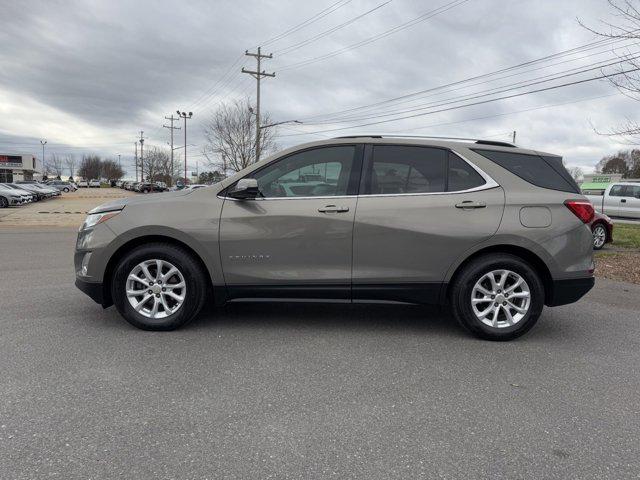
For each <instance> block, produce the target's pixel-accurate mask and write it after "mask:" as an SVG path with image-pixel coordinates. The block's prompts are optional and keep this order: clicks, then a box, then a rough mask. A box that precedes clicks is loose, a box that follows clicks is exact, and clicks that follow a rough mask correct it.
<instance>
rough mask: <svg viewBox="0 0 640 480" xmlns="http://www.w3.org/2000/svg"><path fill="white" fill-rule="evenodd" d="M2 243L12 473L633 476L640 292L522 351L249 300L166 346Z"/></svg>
mask: <svg viewBox="0 0 640 480" xmlns="http://www.w3.org/2000/svg"><path fill="white" fill-rule="evenodd" d="M74 238H75V232H74V231H73V230H48V231H43V230H38V229H29V230H24V231H20V230H15V229H0V273H1V274H0V365H1V366H2V381H0V478H2V479H38V478H61V479H75V478H83V479H89V478H94V479H111V478H131V479H147V478H162V479H164V478H175V479H204V478H209V479H214V478H215V479H217V478H229V479H254V478H255V479H264V478H296V479H313V478H339V479H351V478H363V479H378V478H379V479H396V478H397V479H408V478H465V479H466V478H474V479H476V478H491V479H496V478H563V479H564V478H630V477H634V478H636V477H637V476H638V475H639V473H640V286H637V285H630V284H624V283H616V282H611V281H606V280H598V281H597V284H596V287H595V289H594V290H593V291H592V292H591V293H589V295H588V296H587V297H585V298H584V299H583V300H582V301H581V302H579V303H578V304H575V305H570V306H565V307H558V308H554V309H548V308H547V309H545V311H544V313H543V315H542V318H541V319H540V321H539V323H538V325H537V326H536V327H535V328H534V330H533V331H531V332H530V333H529V334H528V335H526V336H525V337H523V338H521V339H520V340H518V341H514V342H510V343H492V342H485V341H480V340H476V339H474V338H471V337H469V336H468V335H467V334H466V333H465V332H464V331H462V330H461V329H460V328H459V327H458V326H456V325H455V324H454V323H453V322H452V321H451V320H450V319H449V318H447V316H446V315H442V314H439V313H437V312H436V311H433V310H430V309H425V308H421V307H412V306H383V305H368V306H361V305H354V306H349V305H336V304H333V305H301V304H293V305H292V304H270V305H266V304H248V305H233V306H230V307H226V308H224V309H209V310H208V311H207V312H206V313H205V314H204V315H203V316H202V317H201V318H200V319H199V320H197V321H196V322H195V323H193V324H191V325H190V326H188V327H187V328H185V329H183V330H180V331H177V332H170V333H152V332H143V331H140V330H136V329H134V328H133V327H130V326H129V325H128V324H127V323H125V322H124V321H123V320H122V319H121V318H120V317H119V315H118V313H117V312H116V311H115V310H114V309H113V308H110V309H107V310H103V309H102V308H101V307H100V306H98V305H97V304H95V303H93V302H92V301H91V300H90V299H89V298H88V297H86V296H84V295H83V294H82V293H81V292H80V291H78V290H76V288H75V287H74V285H73V281H74V277H73V266H72V251H73V244H74Z"/></svg>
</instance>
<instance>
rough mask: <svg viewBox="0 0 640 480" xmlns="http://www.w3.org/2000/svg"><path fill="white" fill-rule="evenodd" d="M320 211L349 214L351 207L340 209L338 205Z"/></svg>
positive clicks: (328, 206)
mask: <svg viewBox="0 0 640 480" xmlns="http://www.w3.org/2000/svg"><path fill="white" fill-rule="evenodd" d="M318 211H319V212H320V213H342V212H348V211H349V207H338V206H336V205H326V206H324V207H322V208H319V209H318Z"/></svg>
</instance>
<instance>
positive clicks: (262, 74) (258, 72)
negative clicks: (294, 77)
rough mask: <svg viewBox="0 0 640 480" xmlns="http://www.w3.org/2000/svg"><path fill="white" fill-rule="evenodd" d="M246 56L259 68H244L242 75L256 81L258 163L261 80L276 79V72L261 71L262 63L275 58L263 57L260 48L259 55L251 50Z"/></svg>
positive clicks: (246, 52) (257, 152)
mask: <svg viewBox="0 0 640 480" xmlns="http://www.w3.org/2000/svg"><path fill="white" fill-rule="evenodd" d="M244 54H245V55H246V56H247V57H255V59H256V61H257V63H258V68H257V69H256V70H255V71H253V70H247V69H245V68H244V67H242V73H248V74H249V75H251V76H252V77H253V78H255V79H256V162H257V161H258V160H260V79H261V78H262V77H275V76H276V74H275V72H273V73H267V72H265V71H264V70H260V61H261V60H262V59H263V58H273V54H272V53H270V54H269V55H263V54H262V52H261V50H260V47H258V53H249V50H245V52H244Z"/></svg>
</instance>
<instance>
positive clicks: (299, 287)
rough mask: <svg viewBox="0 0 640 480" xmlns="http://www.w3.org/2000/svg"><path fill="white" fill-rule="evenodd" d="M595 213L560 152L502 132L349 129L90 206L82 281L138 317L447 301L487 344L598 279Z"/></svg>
mask: <svg viewBox="0 0 640 480" xmlns="http://www.w3.org/2000/svg"><path fill="white" fill-rule="evenodd" d="M592 217H593V207H592V206H591V204H590V203H589V202H588V201H586V200H585V198H584V197H583V196H582V195H581V194H580V190H579V188H578V186H577V185H576V183H575V182H574V181H573V179H572V178H571V176H570V175H569V174H568V173H567V171H566V170H565V169H564V167H563V165H562V159H561V158H560V157H558V156H555V155H551V154H547V153H541V152H538V151H533V150H525V149H522V148H517V147H515V146H514V145H511V144H508V143H501V142H492V141H483V140H464V139H454V140H452V139H439V138H416V137H411V138H408V137H393V136H358V137H341V138H336V139H331V140H325V141H320V142H313V143H308V144H305V145H301V146H298V147H295V148H290V149H288V150H285V151H283V152H280V153H279V154H277V155H274V156H272V157H270V158H268V159H266V160H263V161H261V162H259V163H257V164H254V165H251V166H250V167H248V168H246V169H245V170H243V171H241V172H239V173H237V174H236V175H234V176H232V177H230V178H228V179H226V180H224V181H222V182H221V183H218V184H215V185H213V186H211V187H207V188H200V189H194V190H182V191H178V192H171V193H167V194H163V195H152V196H142V197H135V198H127V199H122V200H117V201H114V202H111V203H107V204H105V205H102V206H100V207H98V208H95V209H94V210H92V211H91V212H90V214H89V215H88V217H87V219H86V221H85V223H84V225H83V226H82V228H81V229H80V231H79V233H78V240H77V245H76V253H75V267H76V275H77V277H76V285H77V286H78V287H79V288H80V289H81V290H82V291H84V292H85V293H87V294H88V295H89V296H91V297H92V298H93V299H94V300H95V301H96V302H98V303H100V304H102V306H103V307H105V308H106V307H108V306H110V305H112V304H115V306H116V308H117V309H118V311H119V312H120V313H121V315H122V316H123V317H124V318H125V319H126V320H127V321H128V322H130V323H131V324H133V325H135V326H136V327H139V328H143V329H148V330H171V329H175V328H177V327H180V326H181V325H184V324H185V323H186V322H188V321H189V320H191V319H192V318H194V317H195V316H196V315H197V314H198V312H199V311H200V310H201V308H202V306H203V304H204V303H205V301H208V300H213V301H214V302H215V303H216V304H217V305H222V304H224V303H225V302H230V301H234V302H236V301H256V300H268V301H273V300H278V301H286V300H296V301H300V300H306V301H314V302H317V301H332V302H335V301H338V302H345V303H356V302H358V303H360V302H393V303H413V304H416V303H417V304H437V305H442V306H448V307H449V308H450V311H451V313H452V315H453V317H455V318H456V319H457V320H458V321H459V322H460V323H461V324H462V325H463V326H464V327H466V328H467V329H468V330H469V331H470V332H472V333H473V334H475V335H477V336H479V337H482V338H485V339H491V340H508V339H512V338H515V337H518V336H519V335H522V334H523V333H525V332H527V331H528V330H529V329H530V328H531V327H533V325H534V324H535V323H536V321H537V319H538V317H539V316H540V313H541V312H542V309H543V306H544V305H547V306H555V305H563V304H567V303H571V302H575V301H577V300H578V299H579V298H580V297H582V296H583V295H584V294H585V293H586V292H588V291H589V290H590V289H591V288H592V286H593V284H594V278H593V261H592V237H591V232H590V230H589V227H588V225H587V224H588V223H589V221H590V220H591V219H592Z"/></svg>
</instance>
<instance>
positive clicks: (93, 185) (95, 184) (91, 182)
mask: <svg viewBox="0 0 640 480" xmlns="http://www.w3.org/2000/svg"><path fill="white" fill-rule="evenodd" d="M89 188H100V180H95V179H94V180H89Z"/></svg>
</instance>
